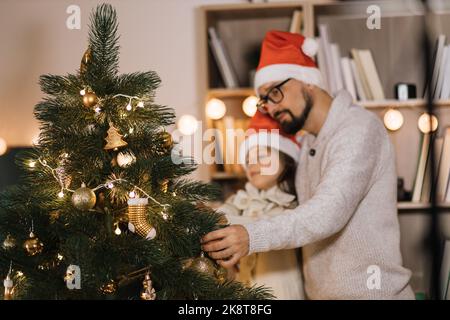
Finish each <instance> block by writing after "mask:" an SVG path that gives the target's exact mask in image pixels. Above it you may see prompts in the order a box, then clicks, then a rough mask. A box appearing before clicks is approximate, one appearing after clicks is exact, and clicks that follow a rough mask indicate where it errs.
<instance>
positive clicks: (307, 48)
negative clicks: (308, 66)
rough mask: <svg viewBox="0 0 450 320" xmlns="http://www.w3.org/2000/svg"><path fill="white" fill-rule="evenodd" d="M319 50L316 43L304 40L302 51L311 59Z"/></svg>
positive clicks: (308, 39) (312, 40)
mask: <svg viewBox="0 0 450 320" xmlns="http://www.w3.org/2000/svg"><path fill="white" fill-rule="evenodd" d="M318 49H319V45H318V44H317V41H316V40H314V39H313V38H305V41H303V44H302V51H303V52H304V53H305V54H306V55H307V56H310V57H311V58H312V57H314V56H315V55H316V53H317V50H318Z"/></svg>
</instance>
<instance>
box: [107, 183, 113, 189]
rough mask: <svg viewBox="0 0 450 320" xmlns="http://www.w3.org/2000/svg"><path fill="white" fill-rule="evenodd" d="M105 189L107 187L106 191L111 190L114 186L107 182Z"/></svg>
mask: <svg viewBox="0 0 450 320" xmlns="http://www.w3.org/2000/svg"><path fill="white" fill-rule="evenodd" d="M106 187H107V188H108V189H112V188H114V184H113V183H112V182H108V184H107V185H106Z"/></svg>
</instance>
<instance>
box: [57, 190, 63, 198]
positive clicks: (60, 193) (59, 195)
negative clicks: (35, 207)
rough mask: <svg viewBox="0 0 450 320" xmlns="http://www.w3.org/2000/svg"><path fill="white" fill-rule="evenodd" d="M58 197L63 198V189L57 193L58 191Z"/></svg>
mask: <svg viewBox="0 0 450 320" xmlns="http://www.w3.org/2000/svg"><path fill="white" fill-rule="evenodd" d="M58 198H60V199H61V198H64V192H63V191H60V192H59V193H58Z"/></svg>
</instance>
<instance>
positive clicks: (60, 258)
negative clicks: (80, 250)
mask: <svg viewBox="0 0 450 320" xmlns="http://www.w3.org/2000/svg"><path fill="white" fill-rule="evenodd" d="M63 258H64V257H63V256H62V255H61V254H59V253H58V260H59V261H61V260H62V259H63Z"/></svg>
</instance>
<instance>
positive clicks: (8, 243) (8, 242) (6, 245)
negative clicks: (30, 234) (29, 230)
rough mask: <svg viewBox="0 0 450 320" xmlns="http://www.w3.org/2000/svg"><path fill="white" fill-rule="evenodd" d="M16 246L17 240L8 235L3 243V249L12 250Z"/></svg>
mask: <svg viewBox="0 0 450 320" xmlns="http://www.w3.org/2000/svg"><path fill="white" fill-rule="evenodd" d="M15 246H16V239H14V238H13V237H12V236H11V235H10V234H8V235H7V236H6V238H5V240H4V241H3V249H5V250H10V249H13V248H14V247H15Z"/></svg>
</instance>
